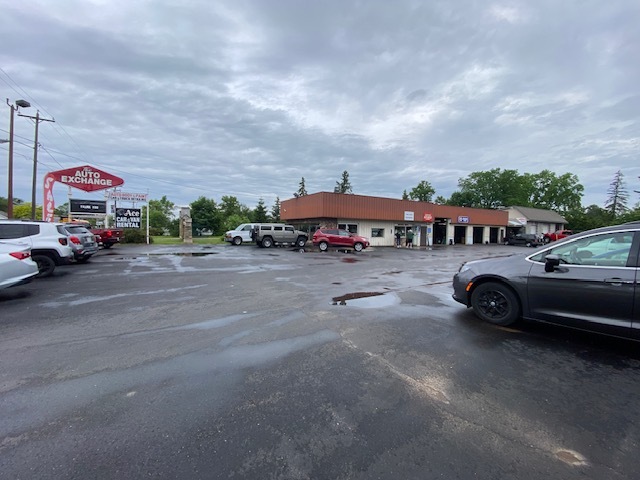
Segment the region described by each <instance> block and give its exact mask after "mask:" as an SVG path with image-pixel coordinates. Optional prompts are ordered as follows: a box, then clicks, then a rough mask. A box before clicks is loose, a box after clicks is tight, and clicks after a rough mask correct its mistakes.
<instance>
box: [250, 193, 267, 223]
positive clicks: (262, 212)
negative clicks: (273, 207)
mask: <svg viewBox="0 0 640 480" xmlns="http://www.w3.org/2000/svg"><path fill="white" fill-rule="evenodd" d="M267 221H268V215H267V207H265V205H264V200H263V199H262V198H260V200H259V201H258V205H256V208H254V209H253V223H265V222H267Z"/></svg>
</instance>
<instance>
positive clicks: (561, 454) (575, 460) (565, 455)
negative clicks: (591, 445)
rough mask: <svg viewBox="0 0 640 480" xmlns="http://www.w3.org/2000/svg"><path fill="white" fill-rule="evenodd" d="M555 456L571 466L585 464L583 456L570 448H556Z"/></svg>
mask: <svg viewBox="0 0 640 480" xmlns="http://www.w3.org/2000/svg"><path fill="white" fill-rule="evenodd" d="M556 457H557V458H558V460H561V461H563V462H565V463H568V464H569V465H573V466H578V465H586V464H587V462H586V460H585V458H584V457H583V456H582V455H580V454H579V453H578V452H574V451H571V450H558V451H557V452H556Z"/></svg>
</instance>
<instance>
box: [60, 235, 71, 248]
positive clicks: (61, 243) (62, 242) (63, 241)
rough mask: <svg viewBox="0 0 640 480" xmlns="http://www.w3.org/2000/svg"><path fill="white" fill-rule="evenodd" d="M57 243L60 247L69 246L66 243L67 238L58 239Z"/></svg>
mask: <svg viewBox="0 0 640 480" xmlns="http://www.w3.org/2000/svg"><path fill="white" fill-rule="evenodd" d="M58 243H59V244H60V245H65V246H66V245H68V244H69V243H68V242H67V237H60V238H59V239H58Z"/></svg>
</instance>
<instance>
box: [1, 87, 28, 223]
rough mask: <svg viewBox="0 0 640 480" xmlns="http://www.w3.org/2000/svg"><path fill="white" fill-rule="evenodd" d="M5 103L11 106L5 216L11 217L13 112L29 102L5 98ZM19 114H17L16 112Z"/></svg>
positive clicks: (26, 105)
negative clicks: (12, 100)
mask: <svg viewBox="0 0 640 480" xmlns="http://www.w3.org/2000/svg"><path fill="white" fill-rule="evenodd" d="M7 105H9V108H11V117H10V120H9V172H8V175H7V177H8V180H9V185H8V187H7V218H9V219H12V218H13V114H14V113H15V112H16V111H17V110H19V109H20V107H22V108H29V107H30V106H31V104H30V103H29V102H27V101H26V100H16V104H15V105H12V104H11V103H9V99H8V98H7ZM18 115H19V114H18Z"/></svg>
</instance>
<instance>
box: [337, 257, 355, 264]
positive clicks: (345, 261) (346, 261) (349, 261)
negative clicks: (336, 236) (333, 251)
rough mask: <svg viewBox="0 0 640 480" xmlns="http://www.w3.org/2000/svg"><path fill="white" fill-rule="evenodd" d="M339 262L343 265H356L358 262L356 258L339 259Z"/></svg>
mask: <svg viewBox="0 0 640 480" xmlns="http://www.w3.org/2000/svg"><path fill="white" fill-rule="evenodd" d="M340 261H341V262H344V263H356V262H357V261H358V259H357V258H342V259H340Z"/></svg>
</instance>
